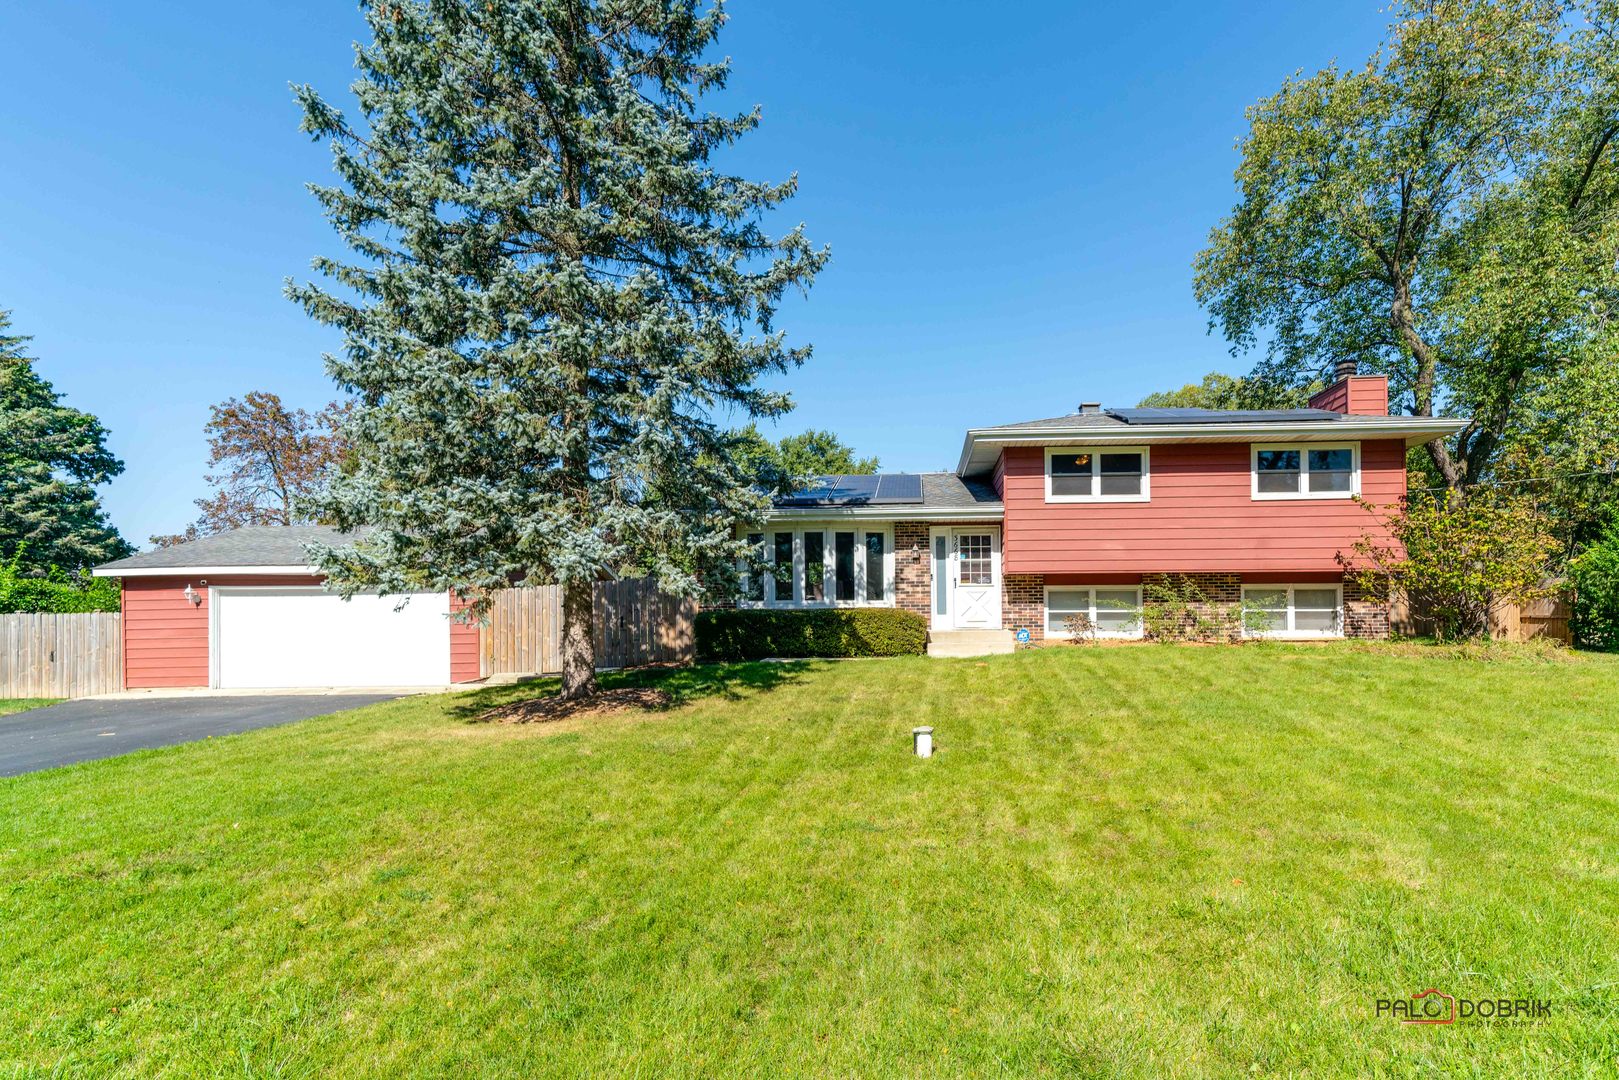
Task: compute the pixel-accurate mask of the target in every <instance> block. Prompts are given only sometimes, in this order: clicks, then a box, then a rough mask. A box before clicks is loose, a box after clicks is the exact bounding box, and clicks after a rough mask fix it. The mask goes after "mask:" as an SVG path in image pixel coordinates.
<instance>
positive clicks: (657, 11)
mask: <svg viewBox="0 0 1619 1080" xmlns="http://www.w3.org/2000/svg"><path fill="white" fill-rule="evenodd" d="M363 11H364V14H365V18H366V21H367V24H368V26H369V28H370V34H371V40H370V42H369V43H367V44H366V45H365V46H364V47H363V48H361V49H360V50H359V52H358V61H357V62H358V65H359V68H360V78H359V80H358V81H357V82H356V83H355V84H354V85H353V88H352V89H353V91H354V94H355V96H356V97H357V99H358V102H359V114H358V119H356V120H351V119H350V118H349V117H347V116H345V115H344V114H343V113H341V112H340V111H339V110H338V109H336V108H335V107H333V106H332V105H331V104H329V103H328V102H327V101H326V100H325V99H323V98H322V97H321V96H320V95H319V94H318V93H316V92H315V91H314V90H313V89H311V88H309V87H303V88H300V89H299V90H298V97H299V100H300V102H301V103H302V105H303V110H304V127H305V130H306V131H308V132H309V133H310V134H311V135H312V136H314V137H317V138H324V139H328V140H330V142H331V146H332V149H333V153H334V157H335V166H336V170H337V173H338V175H339V177H340V181H341V182H340V183H339V184H338V185H335V186H322V187H317V188H315V193H316V196H317V197H318V198H319V200H320V202H321V204H322V205H323V206H324V208H325V210H326V213H327V216H328V218H329V219H330V220H331V222H332V224H333V225H334V227H335V228H336V229H337V231H338V232H339V233H340V234H341V236H342V238H343V239H344V241H345V242H347V244H348V245H349V246H350V247H351V248H352V249H353V250H354V252H355V254H356V256H357V258H355V259H354V260H353V261H350V262H341V261H338V260H334V259H322V260H318V261H317V263H316V266H317V268H318V269H319V270H320V271H321V272H322V273H324V274H325V275H326V276H328V277H329V278H330V279H332V281H334V282H335V283H336V286H337V287H336V288H328V287H324V286H318V285H299V286H289V291H290V294H291V295H292V296H293V297H294V298H295V299H297V300H298V301H299V302H301V303H302V304H303V305H304V306H305V307H306V309H307V310H308V311H309V313H310V314H311V315H312V316H313V317H314V318H316V319H318V320H320V321H321V322H324V323H329V324H331V325H334V326H336V327H339V328H340V329H341V330H342V331H343V335H344V351H343V354H342V355H341V356H338V357H330V358H328V368H329V370H330V372H331V373H332V375H333V376H334V377H335V378H336V380H337V381H338V382H339V383H340V384H341V385H342V386H343V387H345V388H346V389H348V390H350V391H352V392H353V393H355V394H356V395H357V397H358V405H357V407H356V410H355V413H354V416H353V417H352V418H351V420H350V422H349V423H348V424H347V425H346V426H345V432H346V433H347V435H348V437H349V440H350V443H351V445H352V448H353V458H352V469H351V470H350V471H347V472H345V474H344V475H342V476H341V477H339V478H338V479H337V480H336V481H335V482H334V483H333V485H332V486H331V488H330V489H329V495H328V498H327V499H326V500H325V504H324V505H325V506H326V507H327V508H328V511H329V513H330V514H331V515H332V517H333V518H334V519H335V520H336V521H337V522H338V523H340V524H344V525H350V524H352V525H362V524H363V525H369V526H374V527H375V528H374V531H373V532H372V533H370V534H369V536H368V537H367V539H365V540H364V541H362V542H360V543H358V544H356V545H352V546H349V547H345V548H341V549H332V550H325V551H321V552H318V553H317V558H318V560H319V562H320V564H321V566H322V567H323V569H325V570H326V572H327V573H328V574H329V575H330V580H331V581H332V582H333V583H334V584H335V585H337V586H338V587H339V588H340V589H342V590H343V591H345V592H352V591H354V590H358V589H362V588H371V587H379V588H382V589H384V590H386V591H390V592H401V591H406V590H414V589H433V590H437V589H441V588H446V587H448V588H452V589H454V590H455V591H456V592H457V593H458V594H459V595H461V596H462V597H464V598H466V599H468V600H469V601H471V602H472V607H471V609H470V610H471V611H472V612H473V613H477V612H478V611H480V610H481V609H482V608H483V607H484V606H486V605H487V604H488V602H489V599H490V596H491V594H492V592H493V591H494V590H497V589H500V588H503V587H505V586H507V585H508V584H509V583H510V582H512V581H514V580H527V581H532V582H557V583H559V584H560V585H561V587H562V594H563V601H562V609H563V635H562V637H563V644H562V654H563V655H562V660H563V693H564V695H565V696H568V697H577V696H582V695H585V694H588V693H590V692H592V691H593V690H594V689H595V676H594V647H593V644H592V640H591V597H592V588H593V584H594V582H595V580H596V579H597V577H598V576H599V575H601V574H602V573H604V572H609V571H612V570H614V569H616V568H619V567H623V566H639V567H645V568H647V569H648V570H650V571H651V572H653V573H654V574H656V575H657V576H658V577H659V578H660V580H661V583H662V584H663V586H664V587H665V588H669V589H672V590H677V591H689V592H695V591H697V590H699V588H700V582H699V578H700V576H701V575H702V574H703V568H705V567H706V568H710V569H712V571H713V572H714V574H715V575H723V574H724V573H725V569H726V568H727V567H732V566H734V565H735V563H736V561H737V560H738V559H739V558H740V557H741V556H742V555H743V553H744V551H745V548H746V544H745V542H744V541H742V540H739V539H738V537H737V528H738V525H739V524H742V523H746V522H750V521H752V520H755V519H756V517H757V515H758V513H759V512H760V509H761V505H762V501H761V498H760V496H759V495H758V494H757V493H755V492H753V491H752V490H751V488H750V487H749V485H748V484H747V482H746V478H745V477H744V476H743V475H742V474H741V473H740V471H739V470H738V468H737V467H736V465H735V463H734V462H733V461H732V460H731V457H730V454H729V449H730V445H731V443H730V440H729V438H728V435H727V433H726V432H725V431H724V430H723V429H721V428H719V427H718V426H717V425H716V424H715V422H714V417H716V416H719V415H723V414H724V413H725V412H726V411H728V410H739V411H740V412H741V413H742V414H743V415H745V416H754V417H771V416H776V415H780V414H781V413H783V412H784V411H786V410H787V409H788V408H789V406H790V402H789V400H788V398H787V397H786V395H785V394H783V393H780V392H778V391H774V390H767V389H764V388H762V387H761V386H760V385H759V380H760V378H761V377H763V376H766V375H771V374H776V373H780V372H785V371H787V370H789V369H791V368H793V367H794V366H796V365H797V364H799V363H801V362H802V361H803V360H804V359H805V358H806V357H807V356H808V350H807V349H806V348H795V347H790V346H789V345H788V344H787V343H786V341H785V339H784V336H783V334H782V332H781V331H780V330H779V329H777V328H776V327H775V325H774V315H775V311H776V308H777V306H778V304H779V302H780V300H781V299H782V297H783V295H784V294H785V293H786V292H787V291H788V290H789V289H794V288H802V287H807V286H808V285H809V283H810V282H811V280H812V279H813V277H814V276H815V274H816V272H817V271H818V270H819V269H820V267H821V266H822V265H823V263H824V261H825V259H826V254H825V252H824V251H818V250H816V249H814V248H813V247H812V246H811V245H810V243H809V242H808V241H807V240H806V239H805V237H804V234H803V230H802V228H794V229H792V230H790V231H788V232H787V233H786V234H785V235H782V236H779V237H773V236H771V235H769V234H767V232H766V231H765V228H764V222H763V217H764V215H766V214H767V213H768V212H770V211H771V210H773V209H774V208H776V207H778V206H780V205H781V204H782V203H783V202H784V201H785V200H786V199H788V198H789V197H790V196H791V195H792V194H793V192H794V190H795V187H796V181H793V180H789V181H787V182H785V183H779V184H770V183H757V182H754V181H750V180H747V179H744V178H742V177H739V176H735V175H731V174H729V173H727V172H726V171H724V169H722V168H721V167H720V163H719V161H718V160H717V157H716V153H717V152H718V151H721V150H722V149H724V148H725V147H728V146H729V145H731V144H733V143H735V142H736V141H737V140H738V139H740V138H741V137H742V136H743V135H745V134H746V133H748V132H749V131H751V130H752V129H753V128H755V127H756V126H757V125H758V123H759V114H758V112H757V110H755V111H753V112H747V113H742V114H740V115H726V114H718V113H714V112H710V111H708V110H707V109H706V108H705V107H704V106H703V104H702V102H703V99H704V96H705V95H706V94H708V93H709V92H710V91H714V90H718V89H719V88H721V87H723V86H724V84H725V82H726V78H727V75H728V72H729V64H728V62H727V61H723V60H719V59H712V56H713V52H712V50H713V48H714V46H715V42H716V39H717V36H718V34H719V31H720V28H721V25H722V23H723V22H724V14H723V12H722V10H721V8H720V7H719V6H718V5H717V4H716V5H715V6H713V7H709V8H706V9H705V8H703V7H701V6H700V5H699V4H698V3H696V2H695V0H374V2H368V3H365V4H364V5H363Z"/></svg>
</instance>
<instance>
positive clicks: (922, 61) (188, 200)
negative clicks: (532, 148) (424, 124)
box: [0, 0, 1385, 543]
mask: <svg viewBox="0 0 1619 1080" xmlns="http://www.w3.org/2000/svg"><path fill="white" fill-rule="evenodd" d="M1382 6H1383V4H1382V3H1381V0H1333V2H1327V0H1315V2H1308V3H1305V2H1280V0H1270V2H1256V0H1243V2H1224V0H1203V2H1187V3H1161V4H1102V3H1096V4H1074V3H1056V2H1042V0H1026V2H1025V3H1021V4H1017V5H1005V6H1002V5H996V4H983V3H966V2H954V0H888V2H872V0H865V2H856V0H816V2H813V3H810V2H799V3H788V2H783V0H734V2H733V3H732V5H731V16H732V18H731V23H730V26H729V27H728V28H727V31H726V33H725V36H724V37H723V39H722V49H723V51H725V52H726V53H728V54H729V55H730V56H731V57H732V58H733V60H734V72H733V77H732V83H731V88H730V91H729V92H728V96H729V99H730V100H731V101H732V102H734V103H743V104H752V103H755V102H757V103H759V104H761V105H762V106H763V108H764V114H765V124H764V126H763V128H762V129H761V130H760V131H759V132H758V133H756V134H755V135H754V136H752V137H751V139H750V140H749V142H748V143H747V144H746V145H745V146H743V147H741V148H739V149H738V150H737V151H736V152H735V154H734V157H733V159H732V161H731V162H730V164H731V165H732V166H733V167H734V168H735V169H736V170H737V171H740V172H743V173H745V174H747V175H750V176H754V177H756V178H760V179H766V178H776V177H780V176H783V175H785V174H786V173H789V172H792V171H797V172H798V174H799V176H800V180H801V183H802V194H801V196H800V197H799V198H798V199H797V200H795V201H794V203H793V204H791V206H790V207H789V209H788V212H787V214H786V219H787V220H788V222H789V223H790V222H796V221H799V220H802V221H804V222H806V223H807V224H808V226H809V233H810V236H811V238H812V239H814V240H815V241H817V242H819V243H825V244H830V245H831V247H832V263H831V265H830V267H829V268H828V269H827V270H826V272H825V273H824V274H823V275H822V277H821V279H820V281H819V283H818V284H817V285H816V286H815V288H814V290H813V292H812V293H811V294H810V296H809V297H808V299H807V300H804V301H802V302H798V301H795V302H793V303H791V304H789V305H788V306H787V307H786V308H785V309H784V311H783V313H782V317H781V322H782V325H783V326H785V327H786V328H787V329H788V330H789V331H790V333H791V335H792V336H793V338H794V339H795V340H797V341H809V342H812V343H813V344H814V346H815V356H814V358H813V359H812V360H811V361H810V363H809V364H808V365H806V366H805V367H803V368H801V369H799V370H798V371H797V372H795V373H794V374H793V375H792V376H791V377H790V378H789V379H788V380H786V382H787V385H788V387H789V388H790V389H791V390H792V392H793V395H794V397H795V399H796V400H797V402H798V408H797V410H796V411H795V412H794V413H793V414H792V415H790V416H789V417H788V418H787V419H786V420H785V421H783V422H782V423H781V424H780V425H778V427H777V431H778V432H780V433H787V432H793V431H799V430H802V429H804V428H806V427H828V428H832V429H834V430H836V431H837V432H839V433H840V434H841V435H842V436H843V437H844V438H845V439H847V440H848V441H849V442H851V443H852V444H853V445H854V446H855V447H856V448H857V449H858V450H859V451H860V452H862V453H867V454H870V453H875V454H877V455H879V456H880V457H881V459H882V462H883V465H884V467H885V468H891V469H907V470H924V469H942V468H953V467H954V465H955V462H956V455H957V453H958V451H959V449H960V444H961V433H962V431H963V430H964V429H965V428H967V427H969V426H972V425H982V424H996V423H1006V422H1010V421H1014V420H1022V419H1029V418H1033V417H1039V416H1051V415H1058V414H1062V413H1065V412H1068V411H1070V410H1071V409H1072V408H1073V406H1074V405H1075V404H1077V403H1078V402H1079V401H1080V400H1082V399H1084V400H1100V401H1103V402H1105V403H1108V404H1133V403H1134V402H1135V401H1137V400H1138V399H1139V398H1140V397H1141V396H1142V395H1144V394H1147V393H1150V392H1152V391H1154V390H1158V389H1163V388H1166V387H1175V386H1179V385H1181V384H1182V383H1184V382H1188V381H1195V380H1196V379H1198V378H1200V377H1201V376H1202V375H1203V374H1204V373H1206V372H1208V371H1210V370H1215V369H1224V370H1232V371H1235V370H1245V369H1246V367H1247V366H1248V361H1246V360H1233V359H1231V358H1230V357H1229V356H1228V355H1227V352H1226V348H1225V345H1224V343H1223V342H1222V341H1221V340H1220V339H1218V338H1214V337H1210V336H1209V335H1208V334H1207V332H1206V319H1205V316H1204V314H1203V312H1202V311H1200V310H1199V309H1198V307H1197V305H1196V304H1195V302H1194V301H1193V299H1192V292H1191V270H1190V265H1191V261H1192V258H1193V256H1194V255H1195V254H1196V253H1197V251H1198V250H1199V248H1200V247H1201V246H1202V243H1203V241H1204V239H1205V237H1206V236H1207V234H1208V230H1209V228H1210V227H1211V226H1212V225H1213V224H1214V223H1215V222H1216V221H1217V220H1218V219H1219V218H1220V216H1221V215H1223V214H1224V213H1226V212H1227V211H1228V210H1229V209H1230V207H1231V204H1232V201H1233V198H1234V190H1233V187H1232V181H1231V174H1232V170H1233V168H1234V167H1235V164H1236V155H1235V152H1234V148H1233V147H1234V142H1235V140H1236V138H1237V137H1238V136H1239V135H1240V134H1241V132H1242V130H1243V120H1242V116H1243V109H1244V107H1245V106H1247V105H1248V104H1250V103H1251V102H1252V101H1254V100H1255V99H1257V98H1258V97H1260V96H1262V95H1265V94H1269V93H1272V92H1274V90H1275V89H1276V88H1277V86H1278V85H1279V84H1280V82H1281V80H1282V79H1283V78H1284V77H1285V76H1286V75H1288V74H1289V73H1290V72H1292V71H1294V70H1297V69H1300V68H1303V69H1307V70H1314V69H1316V68H1319V67H1321V66H1323V65H1325V64H1326V63H1328V62H1329V61H1331V60H1333V59H1334V58H1338V59H1339V60H1340V61H1341V62H1342V63H1345V64H1359V63H1361V62H1362V61H1364V59H1365V58H1366V56H1367V55H1369V53H1370V52H1371V51H1372V49H1373V48H1374V47H1375V45H1376V43H1377V41H1378V40H1379V38H1380V37H1381V34H1382V29H1383V24H1384V22H1385V16H1384V14H1382V13H1381V11H1380V10H1379V9H1380V8H1381V7H1382ZM1007 11H1012V12H1015V13H1016V14H1015V17H1012V18H1006V17H1004V15H1003V12H1007ZM362 29H363V23H362V22H361V20H360V18H359V15H358V13H357V11H356V10H355V9H354V8H353V6H352V5H350V4H349V3H346V2H345V0H278V2H277V3H275V4H269V5H237V4H203V3H199V2H193V3H177V2H160V0H154V2H151V3H142V4H130V3H111V2H108V3H101V4H93V3H82V2H73V0H20V2H19V0H12V2H10V3H7V4H4V5H0V41H4V42H6V62H5V64H3V65H0V101H3V102H5V106H4V108H3V109H0V160H3V161H4V163H5V164H4V167H3V168H0V308H10V309H12V311H13V321H14V328H15V330H16V331H17V332H20V333H25V334H32V335H33V336H34V342H33V346H32V349H33V352H34V355H35V356H37V357H38V358H39V360H40V365H39V366H40V369H41V371H42V372H43V373H44V374H45V376H46V377H47V378H49V379H50V380H51V381H52V382H54V383H55V385H56V387H57V389H58V390H59V391H61V392H63V393H64V394H65V395H66V399H67V401H68V402H70V403H71V404H73V405H75V406H77V407H79V408H82V409H86V410H89V411H91V412H93V413H95V414H96V415H98V416H100V417H101V418H102V420H103V421H104V422H105V423H106V424H107V426H108V427H109V428H110V429H111V431H112V447H113V449H114V450H115V452H117V453H118V454H119V455H120V456H121V457H122V458H123V459H124V461H125V463H126V464H127V471H126V472H125V473H124V475H123V476H121V477H119V478H118V479H117V480H115V481H114V482H113V483H112V484H110V485H109V486H108V487H107V488H106V490H105V493H104V499H105V503H106V505H107V507H108V509H109V512H110V513H111V515H112V519H113V522H114V523H115V524H116V525H117V526H118V527H119V528H120V529H121V530H122V531H123V532H124V534H125V535H126V536H127V537H129V538H130V539H131V540H133V541H136V542H138V543H144V542H145V539H146V537H147V536H148V535H149V534H151V533H154V532H169V531H174V530H177V529H179V528H180V527H182V526H183V525H184V524H185V523H186V522H187V521H189V520H191V518H192V517H193V516H194V511H193V509H192V506H191V500H192V499H193V498H196V497H197V496H199V495H202V494H203V493H204V485H203V480H202V474H203V472H204V457H205V454H206V444H205V441H204V439H203V435H202V425H203V423H204V422H205V420H206V419H207V409H208V405H209V404H211V403H213V402H217V401H221V400H224V399H225V398H227V397H231V396H233V395H240V394H243V393H246V392H247V391H249V390H256V389H263V390H273V391H275V392H277V393H280V394H281V395H282V396H283V397H284V398H285V399H287V400H288V401H289V402H290V403H293V404H297V405H304V406H308V407H315V406H318V405H320V404H322V403H323V402H325V401H327V400H329V399H330V398H331V397H333V396H334V388H333V387H332V385H331V384H330V382H329V381H328V380H327V378H326V376H325V373H324V371H323V370H322V366H321V360H320V356H321V353H322V352H323V351H326V350H329V349H331V348H333V347H334V346H335V344H336V339H335V337H334V336H333V335H332V333H331V332H330V331H328V330H326V329H324V328H322V327H318V326H315V325H314V324H312V323H310V322H309V321H308V319H306V318H305V316H304V315H303V314H302V312H301V311H299V310H298V309H297V308H296V307H294V306H293V305H292V304H291V303H289V302H287V301H286V300H284V299H283V298H282V296H281V281H282V279H283V278H284V277H287V276H289V275H291V276H304V275H305V274H306V272H307V267H308V264H309V260H310V258H311V257H312V256H314V255H316V254H317V253H322V252H335V250H336V246H335V244H334V240H333V237H332V234H331V232H330V230H329V229H328V227H327V226H326V224H325V222H324V221H323V220H322V218H321V217H320V215H319V212H318V210H317V208H316V206H315V204H314V202H313V200H312V199H311V198H310V197H309V196H308V194H307V193H306V192H305V191H304V188H303V185H304V184H305V183H306V182H307V181H310V180H325V179H326V178H328V177H329V176H330V170H329V158H328V155H327V152H326V150H325V148H324V147H322V146H318V145H315V144H312V143H310V142H309V141H308V140H307V139H305V138H304V137H303V136H302V135H300V134H299V133H298V131H297V123H298V113H297V109H296V108H295V106H294V103H293V100H292V96H291V94H290V93H289V91H288V89H287V84H288V83H289V82H310V83H313V84H315V85H316V86H317V87H319V88H320V89H321V90H322V92H323V93H325V94H326V95H327V96H328V97H329V98H330V99H332V100H334V101H338V102H341V103H345V104H346V103H347V100H348V99H347V93H346V87H347V85H348V83H349V82H350V81H351V79H352V75H353V72H352V66H351V63H352V54H351V52H350V42H351V41H352V40H353V39H354V38H355V37H356V36H358V35H359V34H360V33H361V31H362Z"/></svg>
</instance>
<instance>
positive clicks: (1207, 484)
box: [1002, 440, 1405, 574]
mask: <svg viewBox="0 0 1619 1080" xmlns="http://www.w3.org/2000/svg"><path fill="white" fill-rule="evenodd" d="M1151 453H1152V462H1151V466H1150V468H1151V474H1152V479H1151V489H1150V490H1151V496H1152V498H1151V501H1149V502H1144V503H1128V502H1118V503H1110V502H1098V503H1047V502H1046V501H1045V499H1046V489H1045V453H1044V451H1043V450H1042V449H1041V448H1040V447H1015V448H1010V449H1007V450H1006V451H1005V452H1004V454H1003V460H1004V463H1005V467H1006V481H1005V493H1004V495H1003V496H1002V498H1003V500H1004V502H1005V506H1006V521H1005V533H1004V540H1003V548H1002V566H1003V570H1004V572H1005V573H1008V574H1143V573H1149V574H1150V573H1173V572H1183V573H1192V572H1199V571H1204V572H1224V573H1312V574H1314V573H1319V574H1329V573H1334V572H1338V571H1339V566H1338V563H1337V560H1336V558H1335V557H1336V555H1337V554H1338V552H1340V551H1344V552H1347V551H1348V550H1349V548H1350V546H1351V545H1353V544H1354V542H1355V541H1356V540H1358V539H1360V537H1361V536H1362V534H1364V533H1365V532H1366V531H1367V530H1368V529H1370V528H1372V527H1373V526H1375V525H1376V523H1377V519H1376V518H1374V517H1373V516H1372V515H1371V514H1370V513H1368V512H1367V511H1366V510H1365V509H1363V508H1362V507H1360V506H1358V505H1356V504H1355V503H1353V502H1351V501H1349V500H1347V499H1299V500H1255V499H1254V498H1253V486H1252V480H1251V474H1250V457H1249V444H1248V443H1199V444H1186V445H1159V446H1154V447H1152V451H1151ZM1361 494H1362V495H1364V496H1365V497H1366V498H1367V499H1368V500H1369V501H1371V502H1374V503H1379V504H1391V503H1394V502H1397V501H1398V500H1399V498H1400V497H1401V496H1402V495H1404V494H1405V444H1404V443H1403V442H1401V441H1399V440H1378V441H1374V442H1365V443H1362V444H1361Z"/></svg>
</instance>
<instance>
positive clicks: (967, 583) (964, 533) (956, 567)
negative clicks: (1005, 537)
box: [933, 525, 1001, 630]
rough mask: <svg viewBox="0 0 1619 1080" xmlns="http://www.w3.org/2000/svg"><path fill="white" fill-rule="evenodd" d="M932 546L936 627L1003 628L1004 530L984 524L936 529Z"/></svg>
mask: <svg viewBox="0 0 1619 1080" xmlns="http://www.w3.org/2000/svg"><path fill="white" fill-rule="evenodd" d="M933 547H934V574H935V575H936V576H935V580H934V605H933V628H934V629H935V630H998V629H1000V625H1001V530H1000V529H999V528H993V527H989V526H981V525H975V526H971V527H967V526H963V527H960V528H948V529H935V530H934V531H933ZM941 571H942V572H943V573H942V580H943V584H944V586H945V587H944V588H943V589H940V588H939V586H940V584H941V581H940V577H941V574H940V572H941Z"/></svg>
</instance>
